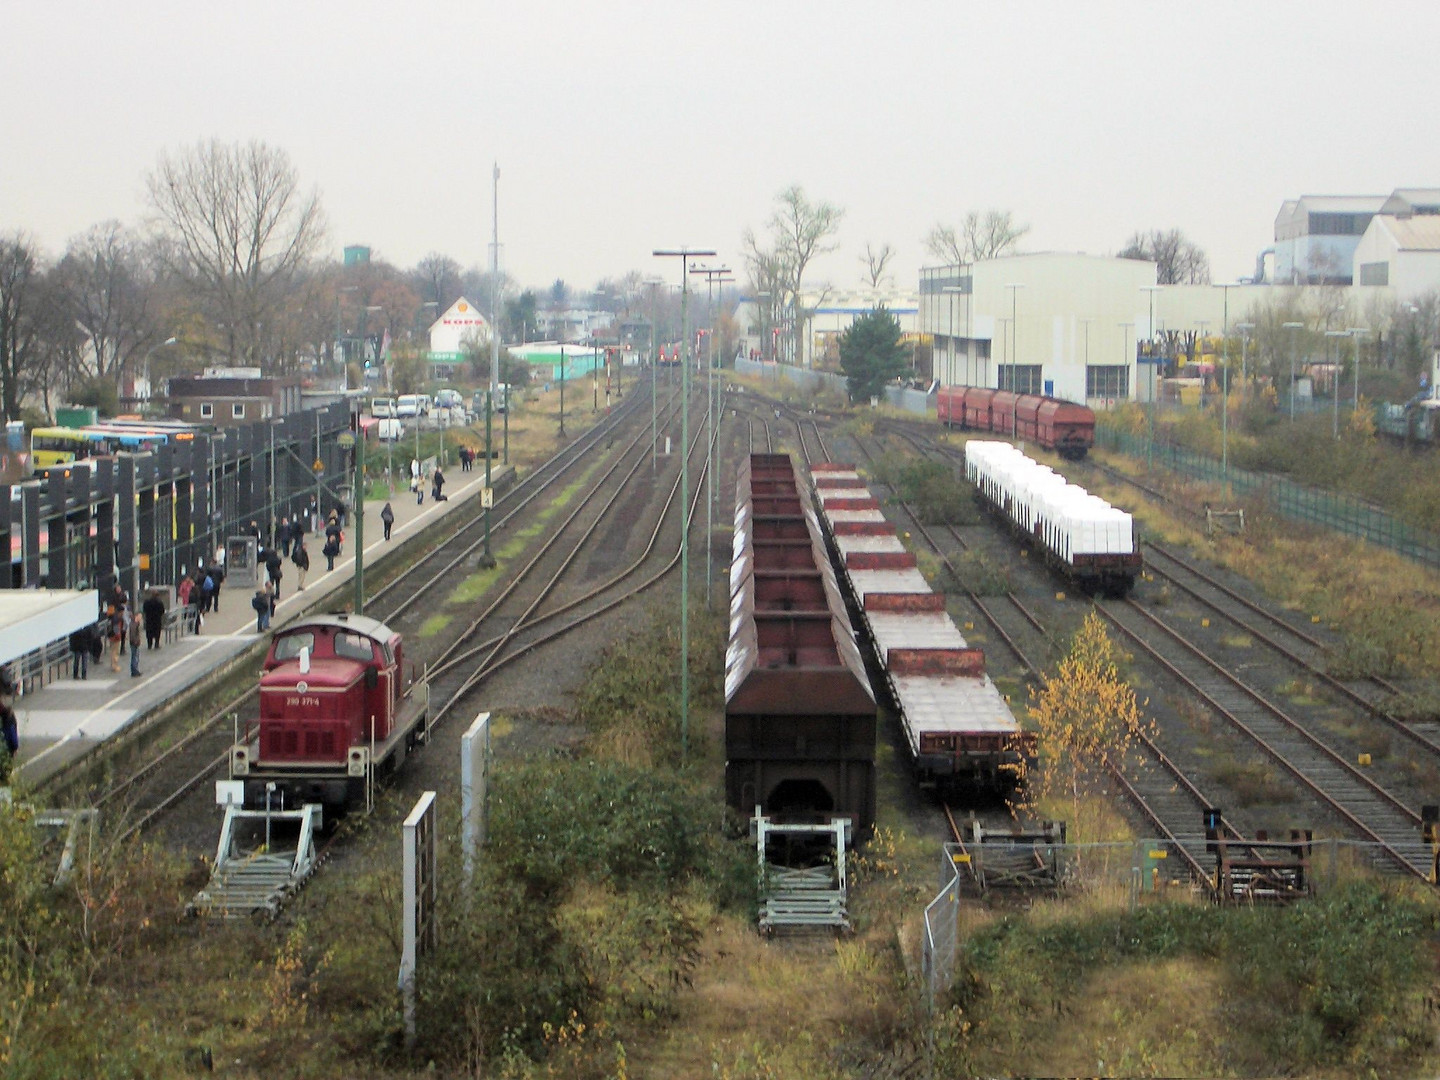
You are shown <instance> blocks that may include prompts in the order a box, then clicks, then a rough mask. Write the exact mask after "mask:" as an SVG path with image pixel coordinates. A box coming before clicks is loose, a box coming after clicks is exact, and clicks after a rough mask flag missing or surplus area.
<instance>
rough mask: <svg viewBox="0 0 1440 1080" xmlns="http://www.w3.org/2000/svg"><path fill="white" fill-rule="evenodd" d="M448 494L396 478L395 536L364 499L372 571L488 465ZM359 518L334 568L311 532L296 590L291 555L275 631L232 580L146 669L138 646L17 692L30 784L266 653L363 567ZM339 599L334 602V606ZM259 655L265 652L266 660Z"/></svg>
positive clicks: (471, 494) (454, 501)
mask: <svg viewBox="0 0 1440 1080" xmlns="http://www.w3.org/2000/svg"><path fill="white" fill-rule="evenodd" d="M512 472H513V466H492V467H491V483H492V484H493V485H495V486H497V487H498V486H502V485H504V484H505V483H507V477H508V476H509V475H510V474H511V473H512ZM445 480H446V484H445V494H446V495H447V496H448V499H447V500H446V501H445V502H440V503H436V502H434V501H433V500H432V499H431V498H430V489H429V485H428V483H427V486H426V490H425V502H424V503H423V504H420V505H417V504H416V502H415V496H414V494H413V493H412V492H411V491H410V490H409V489H408V486H399V485H397V488H396V491H395V496H394V498H393V499H391V500H390V503H391V509H392V510H393V511H394V513H395V525H394V528H393V529H392V530H391V539H390V540H389V541H388V542H387V541H386V540H385V538H384V537H385V529H384V526H383V524H382V523H381V521H380V513H381V511H382V509H383V508H384V506H385V503H384V501H383V500H380V501H376V500H368V501H367V502H366V504H365V566H366V570H367V572H368V571H370V570H371V568H372V567H376V566H377V565H378V564H379V563H380V560H381V559H382V558H383V556H384V555H385V554H386V552H387V551H388V550H393V549H395V548H396V547H398V546H399V545H401V544H403V542H404V541H406V540H407V539H409V538H411V537H413V536H415V535H416V534H417V533H419V532H421V531H422V530H424V529H425V528H427V527H429V526H430V525H433V524H434V523H435V522H436V521H439V520H440V519H442V518H444V517H446V516H447V515H451V514H454V513H456V512H457V511H459V510H461V509H462V508H465V509H471V510H473V509H475V507H467V504H468V503H470V502H472V501H473V502H475V503H478V502H479V498H480V491H481V489H482V488H483V487H484V484H485V467H484V463H483V462H477V463H476V465H475V468H474V469H473V470H472V471H471V472H462V471H461V469H460V466H459V464H456V465H453V466H447V467H446V468H445ZM354 539H355V523H354V521H351V522H350V527H349V528H347V529H346V530H345V550H344V551H343V553H342V554H341V556H340V558H339V559H337V560H336V561H335V569H334V570H331V571H328V572H327V571H326V569H325V556H323V555H322V554H321V553H320V549H321V547H322V546H323V545H324V536H323V535H321V536H319V537H318V538H317V536H316V535H315V534H314V533H309V534H307V535H306V538H305V545H306V547H307V548H309V550H310V571H309V573H308V574H307V575H306V581H305V588H304V589H303V590H300V589H297V587H296V586H297V582H298V575H299V572H298V571H297V570H296V568H295V564H294V563H293V562H291V561H290V560H288V559H287V560H286V561H285V566H284V572H283V576H282V577H281V580H280V585H281V588H280V601H279V603H278V604H277V605H276V609H275V617H274V619H273V620H272V622H271V628H270V630H267V631H265V632H264V633H263V634H260V633H256V630H255V609H254V608H252V607H251V606H250V599H251V597H252V596H253V595H254V590H253V589H251V588H248V587H237V588H231V587H230V584H229V583H228V582H227V583H226V584H225V585H224V586H223V587H222V588H221V590H220V597H219V605H220V610H219V611H218V612H216V611H211V612H210V614H208V615H206V616H205V620H204V625H203V627H202V628H201V631H200V633H199V634H187V635H184V636H183V637H180V638H179V639H177V640H175V641H173V642H170V643H167V644H162V646H161V647H160V648H158V649H147V648H145V647H144V646H143V645H142V646H141V649H140V675H139V677H132V676H131V674H130V654H129V651H128V647H127V651H126V653H125V654H124V655H123V656H121V657H120V668H119V670H118V671H112V670H111V667H110V652H109V648H108V646H107V649H106V652H105V655H104V656H103V657H102V658H101V659H100V661H99V662H98V663H96V662H94V661H91V662H90V664H89V673H88V677H87V678H84V679H73V678H71V677H70V675H71V670H70V669H68V668H67V669H66V671H65V677H63V678H60V679H57V680H55V681H53V682H51V683H49V684H48V685H46V686H44V687H43V688H41V689H39V690H36V691H33V692H31V693H28V694H24V695H22V696H20V697H17V698H16V699H15V703H14V708H15V714H16V717H17V718H18V719H19V726H20V754H19V765H18V767H17V768H18V776H19V778H20V782H21V783H22V784H24V785H26V786H30V787H33V786H36V785H39V784H42V783H44V782H45V781H46V780H47V779H49V778H50V777H51V776H53V775H55V773H57V772H58V771H59V770H61V769H63V768H65V767H66V766H67V765H70V764H71V763H73V762H75V761H77V760H78V759H80V758H83V757H85V756H86V755H88V754H89V753H91V752H92V751H93V750H94V749H95V748H96V747H97V746H99V745H100V744H102V743H104V742H105V741H106V740H108V739H110V738H112V737H114V736H115V735H116V734H117V733H119V732H122V731H124V730H125V729H126V728H128V727H129V726H131V725H132V724H134V723H135V722H136V721H137V720H140V719H141V718H143V717H145V716H147V715H149V714H150V713H152V712H154V711H156V710H157V709H159V708H160V707H161V706H162V705H164V704H166V703H167V702H169V701H171V700H172V699H174V698H175V697H176V696H178V695H179V694H181V693H182V692H184V691H186V690H188V689H190V688H191V687H192V686H194V685H195V684H197V683H199V682H201V681H203V680H204V679H206V678H207V677H209V676H211V675H212V674H214V673H216V672H218V671H219V670H220V669H222V668H224V667H226V666H227V665H228V664H229V662H230V661H232V660H234V659H236V658H237V657H239V656H241V655H242V654H244V653H246V652H249V651H251V650H255V651H256V652H257V654H258V652H259V648H260V645H261V643H262V639H268V638H269V637H270V634H271V632H272V631H273V630H275V629H277V628H279V627H281V626H283V625H284V624H285V623H287V622H289V621H292V620H294V619H295V618H297V617H298V616H301V615H303V614H305V613H307V612H309V611H311V610H313V609H314V608H315V607H316V606H318V605H319V604H320V603H321V602H322V601H323V600H324V599H325V598H326V597H327V596H330V595H331V594H333V593H334V591H335V590H336V589H337V588H339V587H341V586H343V585H344V584H346V583H347V582H349V581H351V580H352V578H353V577H354V573H355V557H354ZM331 606H333V604H332V605H331ZM258 659H259V656H258V655H257V661H258Z"/></svg>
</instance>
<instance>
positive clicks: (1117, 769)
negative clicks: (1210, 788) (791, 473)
mask: <svg viewBox="0 0 1440 1080" xmlns="http://www.w3.org/2000/svg"><path fill="white" fill-rule="evenodd" d="M857 445H858V446H859V447H860V449H861V451H862V452H863V453H864V454H865V455H866V456H867V458H868V459H869V460H870V461H871V463H872V464H873V462H874V455H873V453H871V451H870V450H869V449H868V448H867V447H865V445H864V443H863V442H860V441H857ZM896 503H897V505H899V506H900V507H901V508H902V509H903V510H904V511H905V513H906V515H907V516H908V517H909V518H910V520H911V522H912V524H913V528H914V531H915V533H916V534H918V535H919V536H920V537H922V538H923V539H924V541H925V543H926V544H927V545H928V546H929V547H930V549H931V551H932V552H933V553H934V554H935V555H936V557H937V558H939V559H940V560H941V562H942V563H943V564H944V565H945V566H946V567H947V568H948V569H949V570H950V572H951V574H952V576H953V577H954V579H955V580H956V581H957V582H958V581H960V580H961V577H960V574H959V571H958V569H957V568H956V567H955V566H954V564H953V562H951V559H950V556H949V554H948V552H947V551H946V549H945V548H944V546H943V545H942V544H941V543H940V542H939V541H938V540H937V539H936V537H935V535H934V533H933V532H932V531H931V529H930V528H929V527H928V526H926V525H925V524H924V523H923V522H921V520H920V518H919V516H918V515H917V514H916V512H915V511H914V509H913V508H912V507H910V506H909V505H908V504H907V503H905V502H903V501H902V500H898V499H897V500H896ZM949 528H950V532H951V534H952V536H953V537H954V538H955V539H956V540H957V541H958V542H959V543H960V544H962V545H964V544H965V543H966V541H965V540H964V538H963V537H962V536H961V534H960V533H959V531H958V530H956V529H954V528H953V527H949ZM965 591H966V593H967V594H968V597H969V599H970V602H971V603H972V604H973V605H974V606H975V608H976V610H978V611H979V612H980V613H981V615H982V617H983V618H984V620H985V621H986V622H987V623H988V624H989V625H990V626H991V628H992V629H993V630H994V631H995V633H996V635H997V636H998V637H999V638H1000V639H1001V640H1002V641H1004V642H1005V644H1006V647H1007V648H1008V649H1009V650H1010V651H1011V652H1012V653H1013V655H1014V656H1015V658H1016V659H1017V660H1018V661H1019V662H1020V665H1021V667H1022V668H1023V669H1024V671H1025V673H1026V677H1027V679H1028V680H1029V681H1030V682H1031V683H1032V684H1033V685H1037V686H1038V685H1039V684H1040V682H1041V679H1042V672H1041V668H1040V666H1039V664H1037V663H1036V662H1035V660H1034V659H1032V658H1031V656H1030V655H1029V653H1028V652H1027V651H1026V650H1025V649H1024V648H1023V647H1022V646H1021V645H1020V644H1019V643H1018V642H1017V641H1016V640H1015V635H1013V634H1012V633H1011V632H1010V631H1009V630H1008V629H1007V628H1006V626H1005V624H1004V622H1002V620H1001V618H1000V617H999V615H998V614H997V613H996V612H995V611H994V610H993V608H992V607H991V605H989V604H986V603H985V602H984V601H983V600H982V599H981V598H980V597H978V596H976V595H975V594H974V593H973V592H971V591H970V590H968V589H966V590H965ZM1006 598H1007V599H1008V601H1009V602H1010V604H1011V605H1012V606H1013V607H1014V608H1016V609H1017V610H1018V611H1019V612H1020V613H1021V615H1022V616H1023V618H1024V620H1025V621H1026V623H1027V624H1030V625H1033V626H1034V627H1036V628H1038V630H1039V631H1040V632H1041V633H1042V634H1043V635H1044V638H1045V640H1046V641H1047V642H1048V643H1049V644H1050V646H1051V647H1052V649H1053V647H1054V642H1053V639H1052V638H1051V637H1050V635H1049V634H1048V632H1047V631H1046V630H1045V628H1044V626H1043V624H1042V623H1040V621H1039V619H1038V618H1037V617H1036V615H1035V614H1034V613H1033V612H1032V611H1031V610H1030V609H1029V608H1028V607H1027V606H1026V605H1025V604H1024V603H1023V602H1022V601H1021V600H1020V598H1019V597H1017V596H1016V595H1015V594H1014V593H1013V592H1007V594H1006ZM1138 734H1139V738H1138V740H1137V745H1136V747H1135V748H1134V750H1133V752H1132V754H1131V757H1130V759H1129V760H1127V761H1126V762H1124V763H1119V762H1107V763H1106V764H1107V767H1108V770H1109V772H1110V775H1111V776H1112V777H1113V778H1114V779H1115V781H1116V782H1117V784H1118V785H1119V786H1120V788H1121V790H1123V791H1124V792H1125V794H1126V795H1127V796H1128V797H1129V799H1130V800H1131V802H1132V803H1133V804H1134V805H1135V806H1136V808H1137V809H1138V810H1139V812H1140V813H1141V814H1142V815H1143V816H1144V817H1145V819H1146V820H1147V821H1148V822H1149V823H1150V825H1151V826H1152V827H1153V828H1154V829H1155V832H1156V835H1157V837H1158V838H1160V839H1162V840H1164V841H1165V843H1166V844H1167V845H1168V847H1169V848H1170V849H1171V850H1173V851H1174V852H1175V853H1176V856H1177V858H1178V859H1179V860H1180V861H1181V863H1183V864H1184V866H1185V867H1186V869H1187V871H1188V872H1189V874H1190V876H1191V877H1192V878H1193V879H1195V880H1197V881H1204V882H1209V881H1210V880H1211V879H1210V872H1209V870H1208V868H1207V867H1206V865H1205V863H1204V862H1203V856H1204V854H1205V838H1204V836H1203V835H1202V834H1201V833H1200V832H1199V831H1198V829H1197V826H1198V825H1199V824H1200V823H1201V822H1202V821H1203V814H1204V811H1205V810H1206V809H1207V808H1208V807H1211V806H1214V805H1216V803H1215V802H1214V801H1213V800H1212V798H1211V797H1210V796H1208V795H1206V794H1205V793H1204V792H1202V791H1201V790H1200V789H1199V787H1197V786H1196V785H1195V783H1194V782H1193V781H1191V779H1190V778H1189V777H1188V776H1186V775H1185V773H1184V771H1183V770H1182V769H1180V768H1179V767H1178V766H1177V765H1176V763H1175V762H1174V761H1172V760H1171V759H1170V758H1169V757H1168V756H1167V755H1166V754H1165V753H1164V751H1163V750H1161V748H1160V746H1159V744H1158V743H1157V742H1156V741H1155V740H1154V739H1152V738H1151V737H1150V736H1148V735H1147V734H1145V733H1143V732H1141V733H1138ZM946 816H947V818H949V819H950V821H951V828H952V830H953V829H954V819H953V816H952V815H951V814H950V813H949V810H948V809H947V811H946ZM1223 827H1224V830H1225V833H1226V835H1227V836H1228V837H1230V838H1233V839H1237V840H1238V839H1240V834H1239V832H1238V831H1237V830H1235V829H1234V828H1233V827H1232V826H1231V825H1230V824H1229V823H1228V822H1225V823H1224V824H1223ZM955 838H956V840H957V842H958V841H959V840H960V834H959V832H958V831H956V833H955Z"/></svg>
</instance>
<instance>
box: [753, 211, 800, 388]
mask: <svg viewBox="0 0 1440 1080" xmlns="http://www.w3.org/2000/svg"><path fill="white" fill-rule="evenodd" d="M743 245H744V252H745V266H746V269H747V270H748V271H749V275H750V289H751V292H752V293H753V294H754V296H755V304H756V306H757V308H758V310H759V314H760V328H759V329H760V331H761V332H762V333H763V332H765V331H766V330H769V329H773V328H778V327H779V326H780V319H779V316H780V313H781V312H782V311H784V310H785V309H786V306H787V304H788V296H789V288H790V268H789V267H788V266H787V265H786V262H785V256H784V255H783V254H781V253H780V252H779V251H778V250H776V249H774V248H770V247H766V246H764V245H762V244H761V243H760V242H759V241H758V240H757V239H756V238H755V233H754V232H753V231H751V230H746V232H745V236H744V240H743ZM771 351H772V350H771V349H770V343H769V342H768V341H761V342H760V355H761V356H762V357H764V358H767V359H772V360H773V359H775V357H773V356H772V355H771Z"/></svg>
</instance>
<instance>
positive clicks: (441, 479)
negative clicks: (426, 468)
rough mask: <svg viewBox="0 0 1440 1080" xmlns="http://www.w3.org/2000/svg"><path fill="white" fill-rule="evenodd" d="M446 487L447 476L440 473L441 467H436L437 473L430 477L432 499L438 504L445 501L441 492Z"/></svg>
mask: <svg viewBox="0 0 1440 1080" xmlns="http://www.w3.org/2000/svg"><path fill="white" fill-rule="evenodd" d="M444 487H445V474H444V473H443V472H441V471H440V466H438V465H437V466H435V471H434V472H433V473H431V475H430V489H431V490H430V497H431V498H432V499H434V500H435V501H436V502H441V501H443V498H444V497H443V496H442V495H441V494H440V491H441V489H442V488H444Z"/></svg>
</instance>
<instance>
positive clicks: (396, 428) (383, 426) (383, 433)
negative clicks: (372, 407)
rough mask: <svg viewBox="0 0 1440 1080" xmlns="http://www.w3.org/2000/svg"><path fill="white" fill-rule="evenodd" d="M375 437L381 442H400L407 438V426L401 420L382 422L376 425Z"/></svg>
mask: <svg viewBox="0 0 1440 1080" xmlns="http://www.w3.org/2000/svg"><path fill="white" fill-rule="evenodd" d="M375 437H376V438H377V439H379V440H380V441H381V442H399V441H400V440H401V439H403V438H404V437H405V425H404V424H402V423H400V421H399V420H394V419H386V420H381V421H380V423H379V424H377V425H376V430H375Z"/></svg>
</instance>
